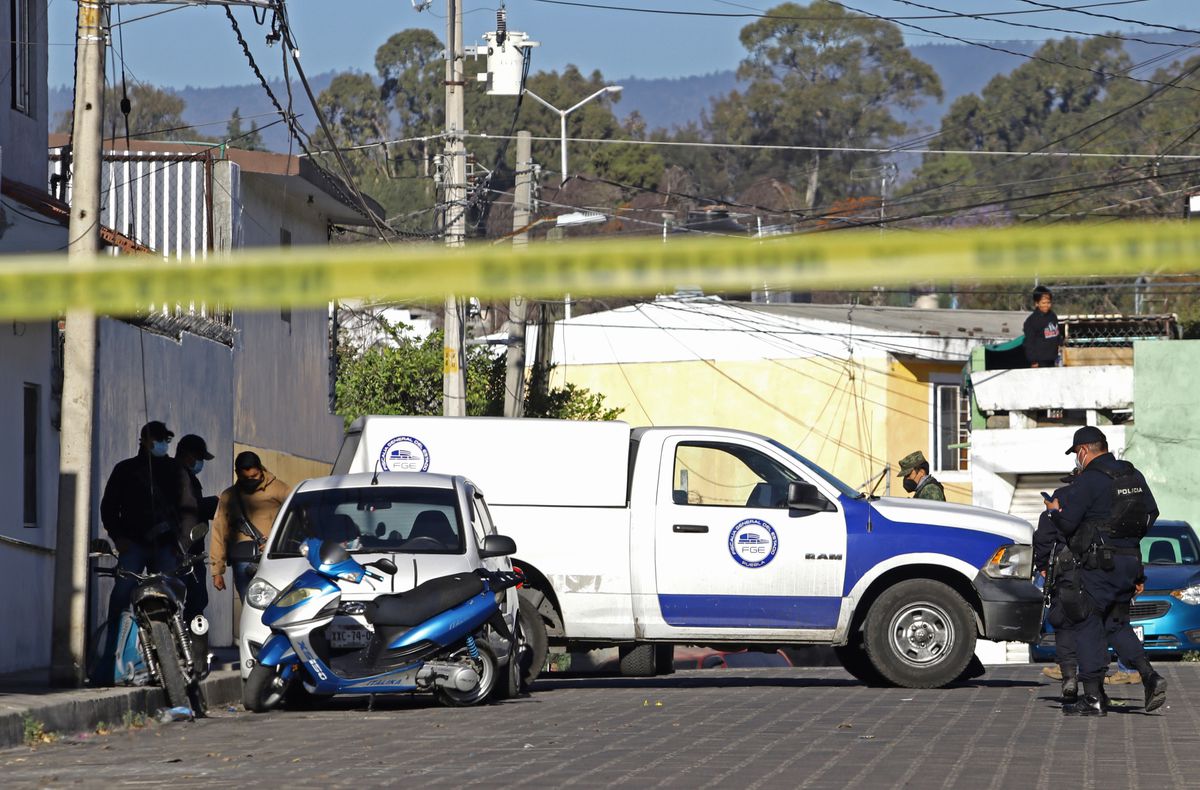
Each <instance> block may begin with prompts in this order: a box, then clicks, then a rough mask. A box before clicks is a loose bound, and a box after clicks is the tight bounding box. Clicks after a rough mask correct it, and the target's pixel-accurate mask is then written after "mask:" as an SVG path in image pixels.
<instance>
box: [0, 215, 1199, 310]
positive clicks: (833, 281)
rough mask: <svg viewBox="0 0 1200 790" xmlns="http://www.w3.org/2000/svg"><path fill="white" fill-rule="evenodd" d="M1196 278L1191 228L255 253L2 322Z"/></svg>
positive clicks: (39, 272) (15, 268)
mask: <svg viewBox="0 0 1200 790" xmlns="http://www.w3.org/2000/svg"><path fill="white" fill-rule="evenodd" d="M1181 272H1200V223H1191V224H1189V223H1185V222H1157V223H1148V222H1113V223H1109V224H1106V225H1094V226H1092V225H1086V226H1080V225H1075V226H1053V227H1049V228H1016V229H999V230H956V231H944V232H943V231H906V230H889V231H887V232H886V233H883V234H880V233H879V232H877V231H839V232H835V233H812V234H801V235H793V236H783V237H775V238H766V239H746V238H715V237H711V236H705V237H688V238H686V239H682V240H676V239H671V240H669V241H668V242H666V243H664V242H663V241H661V240H659V239H657V238H641V239H636V240H629V239H625V240H619V241H579V242H569V243H538V244H533V245H530V246H528V247H527V248H525V249H524V250H521V251H515V250H513V249H512V248H511V247H507V246H493V245H487V246H484V245H480V246H469V247H467V248H465V249H461V250H449V249H446V248H444V247H440V246H436V245H432V244H428V245H424V244H423V245H413V246H394V247H384V246H377V245H371V246H367V245H354V246H341V247H311V248H290V249H286V250H262V251H259V250H254V251H246V252H241V253H238V254H236V255H233V256H231V257H222V256H212V257H209V258H208V259H206V260H202V261H196V262H190V263H181V262H176V261H164V260H161V259H157V258H150V257H147V256H117V257H101V258H97V259H96V260H94V261H86V262H76V263H69V262H68V261H67V259H66V257H63V256H59V257H45V256H43V257H35V256H21V257H5V258H0V316H3V317H6V318H26V319H27V318H48V317H52V316H55V315H58V314H60V313H61V312H63V311H64V310H65V309H67V308H72V307H78V308H89V309H92V310H94V311H96V312H98V313H107V314H114V315H122V314H133V313H135V312H137V311H140V310H143V309H145V307H146V306H148V305H151V304H164V303H165V304H188V303H197V304H198V303H206V304H209V305H228V306H235V307H237V308H239V309H253V308H264V307H273V306H278V305H293V306H306V305H309V306H315V305H320V304H324V303H326V302H328V301H330V300H332V299H348V298H365V299H370V300H404V299H426V298H432V297H439V296H441V295H443V294H446V293H458V294H466V295H470V296H476V297H480V298H484V299H495V298H503V297H508V296H511V295H513V294H521V295H525V296H531V297H544V296H561V295H562V294H563V293H564V292H571V293H575V294H584V295H589V296H615V295H639V294H641V295H646V294H654V293H657V292H664V291H672V290H674V289H675V287H676V286H680V285H687V286H696V287H699V288H702V289H704V290H706V291H710V292H712V291H749V290H751V289H753V288H760V287H762V286H763V285H768V286H770V287H772V288H794V289H830V288H856V287H863V286H873V285H880V286H887V285H908V284H910V283H912V282H933V283H939V282H941V283H944V282H948V281H951V280H955V281H960V282H961V281H977V282H989V281H991V282H995V281H998V280H1008V279H1012V278H1020V279H1025V280H1027V281H1029V282H1031V283H1032V281H1033V279H1034V278H1035V277H1038V278H1040V279H1042V280H1046V279H1058V278H1070V277H1080V276H1087V275H1110V276H1113V275H1137V274H1151V275H1153V274H1156V273H1181Z"/></svg>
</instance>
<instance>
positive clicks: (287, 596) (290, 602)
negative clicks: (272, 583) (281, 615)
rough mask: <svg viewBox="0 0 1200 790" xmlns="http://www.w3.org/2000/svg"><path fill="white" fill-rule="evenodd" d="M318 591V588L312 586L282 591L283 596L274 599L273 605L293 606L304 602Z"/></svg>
mask: <svg viewBox="0 0 1200 790" xmlns="http://www.w3.org/2000/svg"><path fill="white" fill-rule="evenodd" d="M272 589H274V588H272ZM320 592H321V591H320V590H317V589H313V588H312V587H297V588H296V589H294V590H292V591H290V592H286V593H284V594H283V597H281V598H280V599H279V600H278V601H275V606H295V605H296V604H298V603H304V602H305V601H307V600H308V599H309V598H311V597H313V596H314V595H317V594H319V593H320Z"/></svg>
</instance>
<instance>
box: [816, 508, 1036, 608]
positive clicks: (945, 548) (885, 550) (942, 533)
mask: <svg viewBox="0 0 1200 790" xmlns="http://www.w3.org/2000/svg"><path fill="white" fill-rule="evenodd" d="M839 501H840V504H841V505H842V507H843V508H844V509H845V511H844V512H845V514H846V576H845V584H844V585H843V588H842V594H843V595H849V594H850V591H851V590H852V589H854V585H855V584H857V583H858V580H859V579H861V578H862V577H863V576H864V575H865V574H867V573H869V572H870V571H871V569H872V568H874V567H875V566H876V565H878V564H879V563H881V562H884V561H885V560H888V559H890V558H891V557H895V556H897V555H900V554H918V553H919V554H945V555H947V556H950V557H954V558H955V559H959V560H962V561H963V562H965V563H967V564H968V565H970V566H971V567H972V568H982V567H983V564H984V563H985V562H987V561H988V559H989V558H990V557H991V556H992V555H993V554H995V553H996V549H998V548H1000V547H1001V546H1005V545H1007V544H1009V543H1011V542H1012V541H1010V540H1009V539H1008V538H1005V537H1004V536H1002V535H995V534H992V533H990V532H980V531H978V530H973V529H959V528H957V527H942V526H935V525H931V524H910V523H907V522H903V521H891V520H889V519H886V518H884V517H883V516H882V515H880V513H879V511H874V512H872V513H871V514H870V516H871V531H870V532H868V531H867V510H868V508H869V507H870V506H869V505H868V504H867V503H866V502H865V501H863V500H861V499H850V498H848V497H842V498H841V499H840V500H839Z"/></svg>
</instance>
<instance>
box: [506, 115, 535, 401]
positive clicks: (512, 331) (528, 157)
mask: <svg viewBox="0 0 1200 790" xmlns="http://www.w3.org/2000/svg"><path fill="white" fill-rule="evenodd" d="M532 196H533V136H532V135H530V133H529V132H517V187H516V190H515V191H514V192H513V234H514V235H513V249H515V250H522V249H524V248H525V247H526V246H527V245H528V244H529V231H528V230H525V229H524V228H525V227H526V226H527V225H529V215H530V214H531V213H532V208H533V206H532V202H533V200H532ZM528 304H529V303H528V302H527V301H526V300H525V299H524V298H522V297H520V296H513V297H512V298H511V299H509V300H508V337H509V341H508V351H507V353H506V355H505V375H504V416H505V417H524V416H525V320H526V315H527V310H528Z"/></svg>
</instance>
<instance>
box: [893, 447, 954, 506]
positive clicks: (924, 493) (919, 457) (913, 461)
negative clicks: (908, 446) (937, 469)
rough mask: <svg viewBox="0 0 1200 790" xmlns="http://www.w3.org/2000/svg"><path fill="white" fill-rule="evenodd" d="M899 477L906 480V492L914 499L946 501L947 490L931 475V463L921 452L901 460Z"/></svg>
mask: <svg viewBox="0 0 1200 790" xmlns="http://www.w3.org/2000/svg"><path fill="white" fill-rule="evenodd" d="M897 477H901V478H904V490H905V491H907V492H908V493H910V494H912V495H913V499H932V500H935V501H938V502H945V501H946V489H944V488H942V484H941V483H939V482H938V481H937V478H935V477H934V476H933V475H931V474H929V462H928V461H926V460H925V454H924V453H923V452H921V451H920V450H917V451H916V452H914V453H909V454H908V455H906V456H904V457H903V458H901V459H900V473H899V474H898V475H897Z"/></svg>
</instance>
